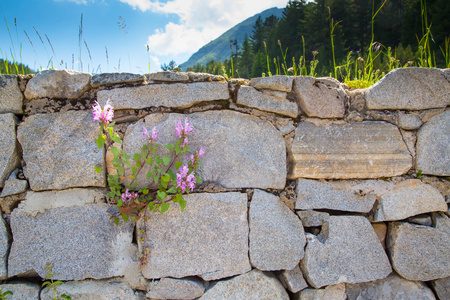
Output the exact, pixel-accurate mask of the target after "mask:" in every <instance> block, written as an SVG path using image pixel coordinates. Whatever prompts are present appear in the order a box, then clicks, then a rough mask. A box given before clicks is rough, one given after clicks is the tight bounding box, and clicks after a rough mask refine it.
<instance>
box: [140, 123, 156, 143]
mask: <svg viewBox="0 0 450 300" xmlns="http://www.w3.org/2000/svg"><path fill="white" fill-rule="evenodd" d="M142 128H144V132H143V133H142V135H143V136H147V137H148V141H149V142H152V141H156V140H157V139H158V131H157V130H156V127H155V126H153V129H152V136H150V133H149V132H148V131H147V128H145V126H142Z"/></svg>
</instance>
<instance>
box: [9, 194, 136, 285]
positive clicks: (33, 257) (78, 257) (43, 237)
mask: <svg viewBox="0 0 450 300" xmlns="http://www.w3.org/2000/svg"><path fill="white" fill-rule="evenodd" d="M25 202H26V201H25ZM22 206H23V203H21V204H20V205H19V207H18V208H17V209H15V210H14V211H13V213H12V215H11V229H12V234H13V236H14V241H13V244H12V246H11V253H10V255H9V264H8V272H9V276H10V277H11V276H16V275H18V276H36V275H39V276H40V277H42V278H44V277H45V276H46V270H45V266H46V264H47V263H50V264H51V265H52V267H53V272H54V276H53V279H54V280H82V279H85V278H94V279H101V278H109V277H114V276H123V275H124V271H125V268H126V266H127V265H128V264H129V263H132V259H131V257H132V255H133V253H132V251H133V250H134V248H133V247H132V246H131V241H132V234H133V225H134V224H133V222H128V223H126V224H123V223H121V224H120V225H119V226H116V225H115V224H114V222H112V221H111V220H110V219H109V217H110V216H109V215H108V214H107V213H106V210H107V209H108V206H107V205H104V204H103V205H102V204H86V205H84V206H72V207H57V208H53V209H49V210H46V211H45V213H40V214H37V215H36V216H33V215H32V214H31V213H30V212H29V211H27V210H25V209H22ZM30 241H33V243H30ZM134 255H135V254H134Z"/></svg>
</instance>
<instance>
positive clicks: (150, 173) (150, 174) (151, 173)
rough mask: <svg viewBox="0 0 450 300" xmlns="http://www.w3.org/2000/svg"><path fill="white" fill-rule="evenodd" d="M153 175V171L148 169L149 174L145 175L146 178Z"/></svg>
mask: <svg viewBox="0 0 450 300" xmlns="http://www.w3.org/2000/svg"><path fill="white" fill-rule="evenodd" d="M152 175H153V172H150V171H148V172H147V175H145V178H150V177H152Z"/></svg>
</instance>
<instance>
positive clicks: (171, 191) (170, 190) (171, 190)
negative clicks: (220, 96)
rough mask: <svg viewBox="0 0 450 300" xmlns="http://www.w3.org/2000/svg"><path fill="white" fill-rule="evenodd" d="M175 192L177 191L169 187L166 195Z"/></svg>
mask: <svg viewBox="0 0 450 300" xmlns="http://www.w3.org/2000/svg"><path fill="white" fill-rule="evenodd" d="M176 192H177V189H176V188H175V187H171V188H170V189H169V190H167V193H168V194H175V193H176Z"/></svg>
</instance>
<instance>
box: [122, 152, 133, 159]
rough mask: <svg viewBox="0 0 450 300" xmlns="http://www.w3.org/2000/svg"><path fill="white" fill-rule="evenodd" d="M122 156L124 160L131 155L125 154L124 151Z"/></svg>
mask: <svg viewBox="0 0 450 300" xmlns="http://www.w3.org/2000/svg"><path fill="white" fill-rule="evenodd" d="M122 158H123V159H125V160H128V159H130V158H131V156H129V155H127V154H126V153H125V152H124V153H122Z"/></svg>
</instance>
